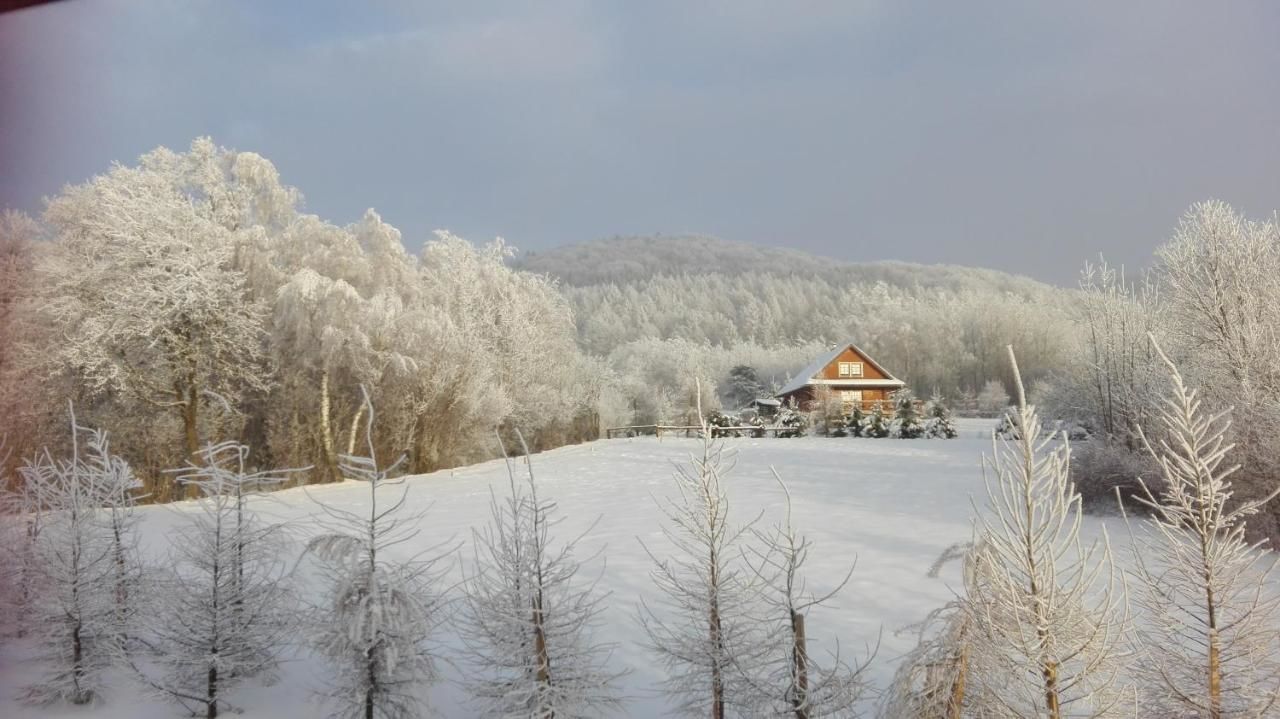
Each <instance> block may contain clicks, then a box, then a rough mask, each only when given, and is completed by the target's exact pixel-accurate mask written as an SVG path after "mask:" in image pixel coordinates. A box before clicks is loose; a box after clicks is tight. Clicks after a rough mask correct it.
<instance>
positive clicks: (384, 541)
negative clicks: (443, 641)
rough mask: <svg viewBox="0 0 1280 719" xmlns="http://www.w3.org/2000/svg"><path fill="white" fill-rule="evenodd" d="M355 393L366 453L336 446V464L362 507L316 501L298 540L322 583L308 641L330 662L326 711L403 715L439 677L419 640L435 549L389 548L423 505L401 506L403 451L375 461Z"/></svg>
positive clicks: (425, 624)
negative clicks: (309, 528) (403, 556)
mask: <svg viewBox="0 0 1280 719" xmlns="http://www.w3.org/2000/svg"><path fill="white" fill-rule="evenodd" d="M364 397H365V408H366V409H365V413H364V416H365V423H366V425H365V426H366V433H365V436H366V438H367V439H368V455H367V456H353V455H342V456H341V457H340V461H339V467H340V469H341V471H342V474H343V475H344V476H345V477H346V478H348V479H352V480H355V481H359V482H363V483H365V484H366V485H367V486H368V488H369V494H368V507H367V512H365V513H363V514H361V513H359V512H357V511H350V510H346V509H341V508H339V507H336V506H333V505H329V504H324V503H320V507H321V509H323V510H324V513H325V514H326V515H328V522H327V527H326V528H327V529H328V530H329V531H327V532H326V533H325V534H322V535H320V536H318V537H315V538H314V539H312V540H311V541H310V542H309V543H308V544H307V551H308V552H310V553H311V554H314V555H315V556H316V557H318V558H319V559H320V560H322V562H323V570H322V574H323V576H324V579H325V580H326V582H327V584H328V587H327V589H326V591H325V593H324V603H323V604H322V605H321V606H319V607H317V608H316V611H315V616H314V620H315V627H314V629H313V632H314V634H315V637H314V643H315V646H316V648H317V650H318V651H319V652H320V654H322V655H323V656H324V657H325V658H326V659H328V660H329V662H330V664H332V665H333V668H334V677H333V682H332V684H331V685H330V687H329V688H328V689H327V691H326V692H325V695H324V696H325V698H327V699H328V700H329V701H331V702H332V703H333V704H334V707H335V709H334V712H333V714H332V716H334V717H352V718H353V719H354V718H358V717H363V718H364V719H374V718H375V717H382V718H383V719H411V718H413V717H418V716H421V715H422V713H423V711H424V710H425V709H426V707H425V706H424V703H423V700H422V698H421V697H420V695H419V693H418V690H419V689H420V688H422V687H423V686H425V685H428V684H430V683H431V682H434V681H436V680H437V679H438V677H439V675H438V672H437V670H436V663H435V659H434V657H433V656H432V654H431V653H430V652H429V651H428V648H427V646H426V642H427V640H428V639H429V638H430V636H431V633H432V631H433V630H434V629H435V628H436V626H437V625H438V624H439V623H440V621H441V615H442V613H443V610H444V599H443V596H442V594H441V593H438V592H437V591H436V588H435V586H434V585H435V583H436V582H437V581H438V579H439V577H438V576H437V574H438V573H437V572H435V571H434V570H435V566H436V565H437V564H438V562H439V555H437V556H435V557H431V558H428V559H425V560H423V559H411V560H409V561H404V560H397V559H396V558H394V555H392V554H391V552H390V550H392V549H393V548H394V547H396V546H397V545H402V544H405V543H406V542H409V541H410V540H412V539H413V538H414V537H415V536H417V534H418V531H419V530H418V527H419V526H420V525H421V523H422V520H423V516H424V514H425V512H416V513H413V512H404V511H403V510H404V508H405V505H406V502H407V499H408V486H407V485H406V484H405V483H404V480H403V479H392V478H391V475H393V474H394V473H395V472H396V471H397V470H398V469H399V467H400V465H401V464H402V463H403V462H404V457H401V458H400V459H399V460H398V461H396V462H395V463H393V464H391V465H390V466H386V467H380V466H379V465H378V460H377V456H376V454H375V451H374V448H373V430H372V426H373V422H374V413H373V407H372V403H371V402H370V401H369V396H368V393H365V396H364ZM393 488H398V489H399V490H400V491H399V496H398V497H395V498H393V499H392V500H391V501H390V502H386V503H383V502H382V501H381V497H382V495H383V494H384V493H385V492H384V490H387V489H393ZM436 549H437V550H438V549H439V548H438V547H437V548H436ZM428 551H431V550H428ZM419 556H421V555H419Z"/></svg>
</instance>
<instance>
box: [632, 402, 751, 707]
mask: <svg viewBox="0 0 1280 719" xmlns="http://www.w3.org/2000/svg"><path fill="white" fill-rule="evenodd" d="M698 409H699V418H700V419H701V422H700V423H701V425H702V445H701V452H700V453H699V454H697V455H694V456H692V457H691V458H690V464H689V466H687V467H685V466H680V467H677V469H676V473H675V479H676V489H677V492H678V495H677V497H676V498H674V499H669V500H667V501H666V502H665V503H664V504H663V505H662V509H663V511H664V513H665V514H666V517H667V521H666V523H665V524H664V526H663V528H662V532H663V535H664V536H665V537H666V538H667V540H668V541H669V542H670V543H671V545H672V546H673V549H674V556H671V557H662V558H659V556H658V555H657V554H655V553H654V551H653V549H652V548H650V547H649V546H648V545H645V544H644V543H643V542H641V545H642V546H644V549H645V552H646V553H647V554H648V555H649V558H650V559H651V560H652V561H653V564H654V568H653V571H652V572H651V575H650V576H651V577H652V579H653V583H654V585H655V587H656V589H657V590H658V591H659V592H660V593H661V594H662V595H663V600H662V603H661V604H660V605H657V606H650V605H649V604H648V603H646V602H645V601H644V600H643V599H641V609H640V622H641V624H642V626H643V628H644V630H645V632H646V633H647V634H648V637H649V644H650V648H651V649H652V650H653V652H654V653H655V654H656V655H657V657H658V658H659V659H660V661H661V662H662V664H663V665H664V666H665V667H666V669H667V679H666V680H665V682H664V685H665V688H666V690H667V691H668V692H669V693H670V694H671V695H672V696H673V697H674V698H676V699H677V701H678V702H679V708H680V709H681V710H682V711H684V712H686V713H689V714H707V713H709V714H710V715H711V717H712V719H724V717H725V716H726V715H728V713H729V712H730V711H739V712H741V711H749V710H750V709H751V706H750V704H751V702H750V698H751V691H750V690H751V682H750V679H749V678H750V677H751V676H753V675H755V674H756V673H757V672H758V670H759V668H760V667H761V665H762V663H763V662H764V660H765V657H766V654H767V652H768V650H769V640H770V638H769V637H767V636H764V635H763V633H762V632H761V631H760V627H758V626H757V623H756V622H754V621H753V618H754V617H757V616H759V614H760V612H758V611H756V609H757V607H758V606H759V601H760V587H759V583H758V582H757V580H756V579H755V577H754V576H753V574H752V573H751V571H750V569H747V568H746V567H744V566H742V565H743V564H744V562H742V561H741V560H742V556H741V544H742V541H743V538H744V535H747V531H748V530H749V528H750V526H751V523H747V524H746V525H743V526H740V527H734V526H732V525H731V524H730V518H729V497H728V494H727V493H726V491H725V487H724V484H723V480H724V477H725V475H726V473H728V472H729V471H730V470H731V468H732V460H731V458H729V457H726V456H725V454H724V448H723V446H722V445H721V444H720V443H719V442H716V441H714V440H713V439H712V437H711V431H710V427H708V426H707V424H706V420H705V419H702V418H701V407H699V408H698ZM747 536H749V535H747Z"/></svg>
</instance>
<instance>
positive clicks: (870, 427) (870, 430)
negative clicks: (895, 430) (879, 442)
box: [864, 402, 889, 438]
mask: <svg viewBox="0 0 1280 719" xmlns="http://www.w3.org/2000/svg"><path fill="white" fill-rule="evenodd" d="M864 434H865V435H866V436H867V437H878V438H883V437H888V436H889V421H888V419H886V418H885V416H884V408H883V407H881V406H880V403H879V402H877V403H876V404H875V406H874V407H872V408H871V417H870V418H869V419H868V420H867V428H866V430H865V431H864Z"/></svg>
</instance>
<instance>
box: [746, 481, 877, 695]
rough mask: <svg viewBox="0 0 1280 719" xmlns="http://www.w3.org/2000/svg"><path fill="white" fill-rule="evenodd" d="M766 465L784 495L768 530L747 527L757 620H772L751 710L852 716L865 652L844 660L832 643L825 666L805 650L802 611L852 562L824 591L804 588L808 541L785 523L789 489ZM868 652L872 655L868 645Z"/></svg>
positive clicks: (861, 690)
mask: <svg viewBox="0 0 1280 719" xmlns="http://www.w3.org/2000/svg"><path fill="white" fill-rule="evenodd" d="M772 471H773V477H774V479H775V480H777V482H778V485H779V486H780V487H782V492H783V494H784V495H785V496H786V511H785V513H784V516H783V519H782V521H781V522H779V523H778V524H776V525H774V526H773V528H772V529H771V530H770V531H768V532H762V531H759V530H756V529H752V530H751V533H752V535H753V536H754V537H755V539H756V542H755V543H753V544H752V545H751V546H749V547H748V548H747V550H746V551H747V552H749V553H750V554H751V555H752V556H751V557H750V558H749V559H748V561H749V563H750V564H751V565H752V568H753V571H754V572H755V574H756V576H757V578H758V579H759V580H760V582H761V583H762V586H763V588H764V591H763V594H762V602H763V604H764V606H765V607H767V608H768V614H767V615H766V616H764V617H762V621H763V622H764V623H765V624H766V625H770V624H771V625H773V627H772V628H771V631H770V632H769V633H770V635H771V636H772V637H774V638H775V640H774V642H773V646H772V647H771V651H770V652H769V656H768V657H767V658H765V659H764V661H763V662H762V664H761V667H760V669H761V676H759V677H758V678H756V679H755V682H756V687H755V688H756V690H757V691H758V692H759V694H760V699H759V702H760V703H759V705H758V706H757V708H756V710H755V712H756V713H757V714H758V715H761V716H763V715H766V714H767V715H770V716H790V717H793V718H794V719H817V717H829V716H852V715H854V713H855V705H856V704H857V702H858V701H859V700H860V699H861V698H862V697H863V695H864V694H865V693H866V690H867V686H866V682H865V681H864V680H863V678H862V672H863V670H864V669H865V668H866V667H867V664H868V663H869V662H870V657H868V658H867V659H866V660H864V661H863V662H862V663H861V664H860V665H857V666H850V665H849V664H848V663H847V662H845V661H843V660H842V659H841V658H840V651H839V650H840V647H839V645H838V644H837V645H836V647H835V651H834V652H833V653H832V655H831V659H830V663H829V664H828V666H825V667H824V666H822V664H821V663H820V662H819V661H818V660H817V659H815V658H814V657H813V656H812V655H811V653H810V644H811V642H810V639H809V631H810V629H811V627H810V626H809V623H808V616H809V610H811V609H812V608H813V607H816V606H820V605H822V604H825V603H826V602H828V601H830V600H831V599H832V598H833V597H835V595H836V594H838V593H839V592H840V590H841V589H843V588H844V587H845V585H846V584H848V583H849V578H850V577H852V576H853V567H850V568H849V573H848V574H846V575H845V576H844V579H843V580H841V581H840V582H839V583H838V584H837V585H836V586H835V587H834V588H833V589H831V590H830V591H828V592H827V593H825V594H822V595H815V594H813V593H812V592H810V591H808V588H807V586H806V580H805V577H804V574H803V573H802V570H803V569H804V565H805V563H806V561H808V558H809V550H810V549H811V548H812V546H813V543H812V542H811V541H810V540H809V539H808V538H807V537H805V536H803V535H801V534H800V533H799V532H798V531H797V530H796V528H795V526H794V525H793V524H792V523H791V492H790V491H789V490H788V489H787V485H786V484H785V483H784V482H783V481H782V478H781V477H780V476H778V472H777V470H772ZM870 654H871V655H874V650H873V651H871V652H870Z"/></svg>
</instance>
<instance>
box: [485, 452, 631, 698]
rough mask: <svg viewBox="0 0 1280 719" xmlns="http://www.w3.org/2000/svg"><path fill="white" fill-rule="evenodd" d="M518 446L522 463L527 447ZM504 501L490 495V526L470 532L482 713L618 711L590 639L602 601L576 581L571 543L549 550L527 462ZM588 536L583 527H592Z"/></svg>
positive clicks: (552, 508)
mask: <svg viewBox="0 0 1280 719" xmlns="http://www.w3.org/2000/svg"><path fill="white" fill-rule="evenodd" d="M521 441H522V449H523V450H524V455H525V457H526V461H528V448H527V446H524V444H523V438H521ZM506 459H507V476H508V480H509V492H510V493H509V494H508V496H506V497H505V498H503V499H502V500H499V499H498V497H497V495H496V494H493V493H492V489H491V490H490V491H491V496H490V505H489V506H490V523H489V525H488V526H487V527H485V528H483V529H481V530H479V531H474V530H473V533H472V536H473V540H474V543H475V552H476V556H475V570H474V572H473V573H472V574H471V576H470V577H468V578H467V581H466V584H465V597H464V612H463V615H462V618H463V623H462V630H461V633H462V637H463V640H464V642H465V643H466V645H467V648H468V654H469V657H468V659H469V663H470V665H471V671H470V675H469V676H470V678H469V680H468V682H467V684H468V685H469V687H470V689H471V692H472V694H473V696H475V697H476V698H477V699H478V700H479V704H480V706H481V707H482V708H483V714H484V716H490V717H511V718H512V719H515V718H516V717H535V718H537V719H552V718H553V717H555V718H559V719H573V718H574V717H579V718H581V719H587V718H589V717H597V716H600V715H601V714H602V713H604V712H605V711H607V710H609V709H613V708H616V707H617V706H618V704H619V699H618V687H617V680H618V679H619V678H620V677H621V676H622V674H623V672H621V671H618V670H615V669H612V668H610V666H609V665H610V662H611V659H612V656H613V649H614V648H613V646H612V645H609V644H605V643H601V642H599V641H597V640H596V639H595V637H594V635H595V633H596V630H597V629H598V627H599V623H600V613H601V611H602V610H603V608H604V602H605V601H606V600H607V599H608V596H609V595H608V594H606V593H602V592H599V591H597V590H596V588H595V583H594V582H586V583H580V582H579V581H578V578H577V576H578V570H579V567H580V564H579V561H578V559H577V558H576V556H575V554H576V547H577V540H576V539H575V540H570V541H568V542H566V543H564V544H562V545H561V546H560V547H554V546H553V545H552V530H553V529H554V528H555V527H556V526H557V525H559V524H560V522H561V518H560V517H557V516H556V512H557V510H556V504H555V503H554V502H551V501H549V500H545V499H539V497H538V485H537V481H536V480H535V478H534V474H533V467H532V465H529V466H528V471H527V472H526V475H525V478H524V480H523V481H518V480H517V479H516V475H515V469H514V468H513V467H512V462H511V459H510V458H509V457H507V458H506ZM588 531H589V530H588Z"/></svg>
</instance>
